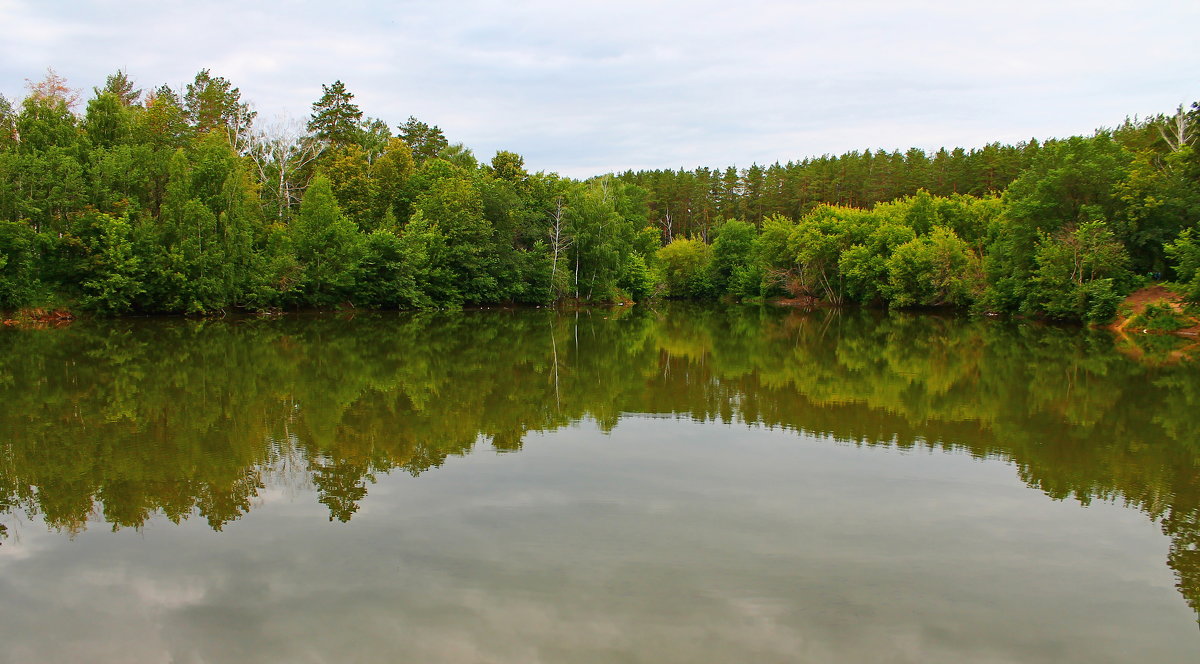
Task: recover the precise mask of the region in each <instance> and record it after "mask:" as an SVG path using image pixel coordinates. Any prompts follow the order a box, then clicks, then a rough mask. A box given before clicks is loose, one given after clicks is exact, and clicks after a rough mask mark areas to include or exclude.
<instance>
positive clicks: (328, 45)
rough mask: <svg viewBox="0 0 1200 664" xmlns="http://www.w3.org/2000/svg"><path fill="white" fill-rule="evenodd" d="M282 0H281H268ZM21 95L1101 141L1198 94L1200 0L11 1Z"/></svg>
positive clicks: (12, 63)
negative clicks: (181, 95)
mask: <svg viewBox="0 0 1200 664" xmlns="http://www.w3.org/2000/svg"><path fill="white" fill-rule="evenodd" d="M260 5H262V6H261V7H260ZM0 26H2V30H3V38H2V39H0V93H2V94H4V95H5V96H6V97H8V98H9V99H10V100H15V99H20V98H22V97H23V96H24V93H25V87H24V86H25V79H27V78H30V79H40V78H41V77H42V76H44V74H45V70H46V68H47V67H53V68H54V69H55V70H56V71H57V72H58V73H59V74H61V75H63V76H65V77H66V78H67V79H68V81H69V83H70V84H71V85H73V86H74V87H78V88H82V89H83V90H85V91H86V93H87V94H90V92H91V87H92V86H97V85H102V84H103V82H104V77H105V76H106V75H107V74H110V73H112V72H113V71H115V70H117V69H119V68H120V69H125V70H126V71H127V72H128V73H129V75H130V76H131V77H133V78H134V80H135V81H136V82H137V83H138V84H139V85H140V86H141V87H153V86H157V85H160V84H162V83H168V84H171V85H172V86H173V87H181V86H182V85H183V84H185V83H186V82H188V81H190V80H191V79H192V78H193V77H194V76H195V74H196V72H197V71H198V70H200V69H201V68H209V69H211V70H212V72H213V74H215V75H220V76H224V77H225V78H227V79H229V80H231V81H232V82H233V84H234V85H235V86H237V87H239V88H240V89H241V92H242V99H243V100H245V101H249V102H251V103H252V104H253V105H254V107H255V108H256V109H257V110H258V111H259V118H260V120H270V119H272V118H275V117H278V116H289V117H297V118H304V119H306V118H307V116H308V114H309V112H310V110H311V109H310V106H311V104H312V102H313V101H315V100H316V99H317V98H318V97H320V95H321V84H322V83H331V82H333V81H334V80H335V79H341V80H342V81H343V82H345V83H346V85H347V87H348V89H349V90H350V91H351V92H353V93H354V95H355V100H356V101H357V102H358V103H359V105H360V107H361V108H362V109H363V111H364V112H365V113H366V114H367V115H369V116H375V117H380V118H382V119H384V120H386V121H387V122H388V123H389V124H391V125H393V127H394V126H395V125H396V124H398V123H400V122H403V121H404V120H405V118H407V117H408V116H409V115H415V116H416V117H418V118H420V119H422V120H424V121H426V122H429V123H432V124H437V125H439V126H441V127H442V128H443V129H444V130H445V132H446V135H447V137H448V138H449V139H450V140H451V141H455V142H457V141H461V142H464V143H466V145H467V146H468V147H471V148H473V149H474V150H475V152H476V154H477V155H478V156H480V157H482V158H484V159H487V158H489V157H490V155H492V154H493V153H494V152H495V151H496V150H498V149H506V150H513V151H515V152H519V153H521V154H522V155H524V156H525V159H526V164H527V166H528V167H529V168H530V169H531V170H547V171H558V172H560V173H564V174H567V175H572V176H579V177H582V176H588V175H594V174H597V173H601V172H605V171H609V170H624V169H626V168H634V169H637V168H679V167H685V168H694V167H696V166H713V167H723V166H727V165H730V164H736V165H738V166H742V167H744V166H748V165H750V164H751V163H752V162H758V163H771V162H774V161H776V160H779V161H787V160H789V159H799V158H802V157H805V156H811V155H819V154H823V153H841V152H845V151H848V150H855V149H858V150H862V149H866V148H872V149H874V148H884V149H888V150H890V149H901V150H903V149H906V148H908V147H913V146H915V147H921V148H926V149H932V148H937V147H940V146H943V145H945V146H950V147H953V146H958V145H961V146H964V147H973V146H978V145H982V144H984V143H987V142H990V141H994V140H999V141H1003V142H1015V141H1020V140H1024V139H1028V138H1030V137H1038V138H1045V137H1050V136H1066V135H1071V134H1078V133H1088V132H1090V131H1091V130H1093V129H1095V128H1096V127H1099V126H1106V125H1107V126H1111V125H1114V124H1116V123H1119V122H1120V121H1121V120H1122V119H1123V118H1124V117H1125V116H1126V115H1147V114H1153V113H1158V112H1167V111H1170V110H1172V109H1174V108H1175V107H1176V106H1177V105H1178V104H1180V103H1190V102H1192V101H1194V100H1197V99H1200V40H1198V39H1197V38H1196V34H1197V29H1198V28H1200V2H1195V1H1194V0H1192V1H1190V2H1170V1H1155V0H1143V1H1141V2H1104V1H1103V0H1089V1H1086V2H1074V1H1070V2H1053V1H1051V0H1042V1H1040V2H1026V1H1024V0H1017V1H1014V0H1008V1H1005V2H996V1H995V0H991V1H989V2H971V1H970V0H960V1H959V2H906V1H903V0H896V1H892V2H828V1H827V2H807V1H806V2H746V1H743V2H728V1H726V2H709V1H707V0H687V1H683V2H675V1H671V2H654V1H651V0H639V1H637V2H626V1H624V0H608V1H606V2H603V3H599V2H594V3H593V2H587V3H584V2H564V1H563V0H555V1H553V2H541V1H537V2H524V1H508V2H502V1H496V2H489V1H471V2H352V1H349V0H343V1H341V2H330V1H326V2H292V3H279V2H277V3H253V2H247V1H246V0H241V1H238V2H200V1H197V0H193V1H190V2H179V1H171V0H95V1H91V2H57V1H54V0H42V1H37V2H27V1H24V0H0Z"/></svg>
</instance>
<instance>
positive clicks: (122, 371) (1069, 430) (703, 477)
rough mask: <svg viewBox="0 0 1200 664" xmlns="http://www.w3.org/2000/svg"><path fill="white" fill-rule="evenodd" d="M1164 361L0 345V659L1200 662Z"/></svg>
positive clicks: (54, 342) (864, 350)
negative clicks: (1, 527) (1, 645)
mask: <svg viewBox="0 0 1200 664" xmlns="http://www.w3.org/2000/svg"><path fill="white" fill-rule="evenodd" d="M1187 345H1188V342H1186V341H1184V340H1178V339H1174V338H1166V337H1155V338H1147V339H1136V338H1135V339H1126V338H1117V337H1114V336H1113V335H1112V334H1110V333H1108V332H1103V331H1093V330H1085V329H1079V328H1074V327H1056V326H1048V325H1038V324H1033V323H1021V322H1005V321H992V320H977V319H967V318H952V317H940V316H934V315H907V314H886V313H881V312H871V311H859V310H832V311H814V312H803V311H796V310H787V309H781V308H772V307H749V306H748V307H742V306H725V307H719V306H690V305H683V304H674V305H661V304H660V305H653V306H648V305H638V306H635V307H617V308H613V309H591V310H584V311H578V312H575V311H554V310H548V309H524V310H492V311H466V312H450V313H446V312H433V313H421V314H408V313H379V314H366V315H362V314H360V315H332V314H330V315H296V316H285V317H280V318H261V319H260V318H243V319H237V320H233V319H230V320H212V321H189V320H179V319H124V320H115V321H80V322H76V323H74V324H72V325H70V326H68V327H64V328H61V329H33V330H29V329H24V330H18V329H3V330H0V432H2V435H0V524H3V530H2V531H0V643H2V644H3V647H2V649H0V662H13V663H17V662H22V663H24V662H37V663H39V664H41V663H47V662H81V661H87V662H180V663H200V662H263V663H266V662H272V663H274V662H384V661H386V662H410V661H411V662H505V663H507V662H522V663H528V662H647V663H651V662H653V663H663V662H689V663H690V662H735V661H748V662H913V663H918V662H920V663H930V662H947V663H949V662H955V663H958V662H1023V663H1027V662H1056V663H1061V662H1089V663H1095V662H1159V663H1162V662H1195V661H1200V630H1198V628H1197V617H1198V613H1197V612H1198V611H1200V364H1197V363H1195V362H1194V361H1193V360H1191V359H1189V357H1188V356H1187V354H1186V353H1184V352H1182V351H1183V350H1186V347H1187Z"/></svg>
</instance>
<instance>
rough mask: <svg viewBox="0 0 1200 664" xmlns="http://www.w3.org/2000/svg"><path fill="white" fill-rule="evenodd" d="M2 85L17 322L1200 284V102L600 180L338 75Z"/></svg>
mask: <svg viewBox="0 0 1200 664" xmlns="http://www.w3.org/2000/svg"><path fill="white" fill-rule="evenodd" d="M78 106H79V94H78V93H76V92H75V91H73V90H71V89H70V88H69V87H67V85H66V83H65V81H63V80H62V79H61V77H58V76H56V75H54V74H53V73H51V74H50V75H48V76H47V78H46V79H45V80H44V81H41V82H39V83H31V84H30V86H29V95H28V96H27V97H26V98H25V99H24V100H22V101H21V102H20V104H17V105H14V104H12V103H10V102H9V101H8V100H5V99H2V98H0V309H14V308H19V307H25V306H45V305H49V304H58V303H65V304H67V305H70V306H79V307H83V308H88V309H92V310H95V311H98V312H103V313H109V314H121V313H128V312H183V313H206V312H214V311H224V310H228V309H230V308H242V309H272V308H282V307H288V308H295V307H310V306H316V307H331V306H344V305H353V306H366V307H431V306H451V307H457V306H463V305H469V304H481V303H498V302H528V303H548V302H553V301H557V300H560V299H563V298H575V299H579V300H586V301H609V300H620V299H626V298H635V299H641V298H645V297H652V296H655V295H658V296H666V297H676V298H721V297H733V298H745V297H762V296H770V295H784V294H786V295H791V296H796V297H798V296H808V297H812V298H818V299H821V300H825V301H827V302H831V303H845V302H858V303H864V304H878V305H888V306H893V307H942V306H952V307H971V308H974V309H976V310H989V311H1004V312H1014V313H1016V312H1019V313H1024V314H1030V315H1040V316H1046V317H1051V318H1059V319H1086V320H1103V319H1105V318H1108V317H1110V316H1112V314H1113V313H1114V312H1115V310H1116V305H1117V303H1118V302H1119V301H1120V299H1121V297H1122V296H1123V295H1124V294H1125V293H1127V292H1128V291H1129V290H1130V289H1132V288H1133V287H1135V286H1136V285H1137V284H1138V283H1140V282H1141V281H1143V280H1144V279H1145V278H1146V277H1147V276H1150V277H1157V278H1163V279H1175V280H1177V281H1179V282H1180V283H1183V284H1185V285H1186V288H1187V289H1188V290H1189V292H1190V296H1191V298H1192V299H1200V271H1198V270H1197V268H1196V266H1197V265H1200V259H1197V258H1196V255H1197V250H1196V239H1195V238H1196V233H1197V231H1195V227H1196V225H1197V219H1200V157H1198V156H1197V153H1196V151H1195V149H1194V147H1193V146H1192V143H1193V140H1192V132H1193V131H1194V130H1195V126H1196V123H1197V119H1198V117H1200V111H1198V110H1197V107H1195V106H1193V109H1192V111H1191V112H1190V113H1189V112H1185V110H1184V109H1183V108H1182V107H1181V108H1180V109H1179V111H1178V113H1177V114H1176V115H1174V116H1171V117H1168V116H1156V117H1152V118H1148V119H1145V120H1138V121H1126V122H1125V124H1123V125H1121V126H1120V127H1118V128H1116V129H1114V130H1105V131H1098V132H1096V133H1094V134H1093V135H1091V136H1076V137H1071V138H1068V139H1062V140H1047V141H1044V142H1038V141H1036V140H1031V141H1029V142H1027V143H1021V144H1019V145H1016V146H1007V145H1000V144H991V145H988V146H985V147H984V148H981V149H977V150H970V151H967V150H962V149H954V150H940V151H938V152H937V153H936V154H934V155H933V156H929V155H927V154H925V153H924V152H923V151H921V150H918V149H912V150H908V151H907V152H905V153H899V152H894V153H885V152H882V151H875V152H871V151H867V152H851V153H847V154H845V155H841V156H836V157H834V156H824V157H820V158H816V159H806V160H804V161H801V162H790V163H788V164H786V165H780V164H775V165H772V166H770V167H767V168H763V167H760V166H757V165H755V166H751V167H750V168H748V169H743V170H738V169H736V168H732V167H731V168H727V169H725V170H723V171H721V170H711V169H704V168H702V169H697V170H695V171H678V172H676V171H669V170H668V171H652V172H638V173H634V172H627V173H623V174H620V175H608V176H602V177H597V178H593V179H591V180H588V181H585V182H579V181H574V180H570V179H567V178H562V177H559V176H557V175H554V174H546V173H532V174H531V173H529V172H527V171H526V169H525V165H524V160H523V159H522V157H521V156H520V155H518V154H515V153H512V152H508V151H500V152H498V153H497V154H496V155H495V156H494V157H493V158H492V159H491V160H490V161H488V162H481V160H479V159H477V158H476V157H475V155H474V154H473V153H472V152H471V150H470V149H468V148H467V147H465V146H464V145H462V144H461V143H450V142H449V141H448V140H447V139H446V137H445V134H444V133H443V131H442V130H441V128H439V127H437V126H436V125H430V124H427V123H425V122H422V121H420V120H418V119H416V118H414V117H409V118H408V119H407V120H406V121H405V122H404V123H403V124H400V125H397V126H396V135H393V133H392V129H391V128H390V127H389V125H388V124H387V123H386V122H384V121H383V120H380V119H377V118H371V117H368V116H365V115H364V113H363V112H362V110H361V109H359V107H358V106H357V105H356V104H355V103H354V95H353V94H352V93H351V92H350V91H349V90H347V89H346V86H345V85H344V84H343V83H342V82H341V81H335V82H334V83H333V84H330V85H323V86H322V95H321V96H320V98H319V99H318V100H317V101H315V102H314V103H313V105H312V114H311V116H310V117H309V119H308V121H307V123H306V124H302V125H291V126H287V125H273V126H269V127H260V126H258V125H256V124H255V121H256V114H255V113H254V112H253V111H252V110H250V106H249V104H248V103H246V102H244V101H243V100H242V99H241V96H240V91H239V90H238V88H236V87H233V85H232V84H231V83H230V82H229V81H227V80H226V79H224V78H222V77H220V76H214V75H212V74H211V73H210V72H209V71H208V70H202V71H201V72H200V73H198V74H197V75H196V78H195V80H194V81H193V82H192V83H189V84H187V85H186V86H185V87H184V89H183V90H173V89H171V88H169V87H166V86H163V87H159V88H157V89H154V90H152V91H149V92H146V93H143V91H142V90H140V89H137V88H135V86H134V84H133V82H132V81H131V80H130V79H129V78H128V76H127V75H126V74H125V73H124V72H117V73H116V74H114V75H113V76H110V77H109V78H108V80H107V81H106V82H105V85H104V86H103V87H102V88H96V89H95V94H94V96H93V97H92V98H91V99H90V100H88V101H87V102H86V104H84V105H83V109H82V111H80V109H79V108H77V107H78Z"/></svg>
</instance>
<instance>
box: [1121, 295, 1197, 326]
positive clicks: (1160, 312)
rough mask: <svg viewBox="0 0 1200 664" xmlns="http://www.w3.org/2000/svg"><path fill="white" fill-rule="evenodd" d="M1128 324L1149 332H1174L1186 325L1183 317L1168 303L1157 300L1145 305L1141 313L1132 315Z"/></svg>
mask: <svg viewBox="0 0 1200 664" xmlns="http://www.w3.org/2000/svg"><path fill="white" fill-rule="evenodd" d="M1129 326H1130V327H1132V328H1135V329H1137V328H1141V329H1144V330H1149V331H1151V332H1174V331H1176V330H1182V329H1183V328H1185V327H1187V326H1188V323H1187V321H1186V320H1184V319H1183V317H1182V316H1180V315H1179V314H1178V313H1176V311H1175V309H1173V308H1172V307H1171V305H1170V304H1168V303H1166V302H1164V301H1162V300H1159V301H1158V302H1151V303H1149V304H1147V305H1146V308H1145V309H1143V310H1142V313H1140V314H1138V315H1136V316H1134V317H1133V320H1131V321H1129Z"/></svg>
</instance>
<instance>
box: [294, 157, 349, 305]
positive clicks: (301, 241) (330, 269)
mask: <svg viewBox="0 0 1200 664" xmlns="http://www.w3.org/2000/svg"><path fill="white" fill-rule="evenodd" d="M291 234H292V242H293V244H294V247H295V252H296V258H297V260H299V262H300V265H301V266H303V270H304V272H303V276H302V277H301V282H300V289H301V293H302V295H303V297H304V301H305V302H306V303H308V304H314V305H318V306H326V305H330V304H334V303H337V302H339V301H341V300H343V299H344V298H345V297H346V296H347V295H348V294H349V293H350V290H351V288H352V286H353V285H354V277H355V274H356V273H357V271H358V267H359V262H360V261H361V260H362V255H363V247H362V236H361V235H359V233H358V229H357V228H356V227H355V225H354V222H353V221H350V220H349V219H347V218H346V215H344V214H342V211H341V210H340V209H339V208H338V204H337V199H336V198H334V195H333V188H332V186H331V185H330V183H329V178H327V177H325V176H323V175H318V176H317V177H316V178H314V179H313V181H312V184H310V185H309V186H308V190H307V191H305V192H304V198H303V200H301V201H300V212H299V214H298V215H297V216H296V220H295V221H294V222H293V223H292V226H291Z"/></svg>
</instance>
